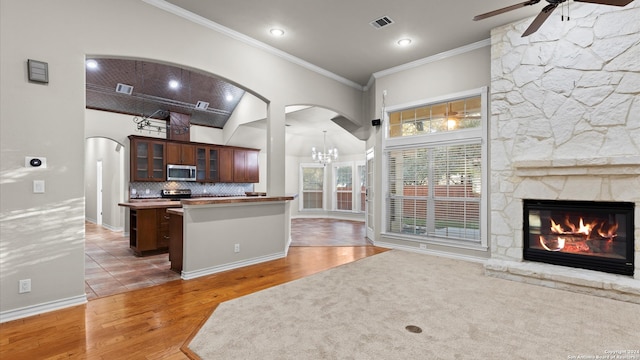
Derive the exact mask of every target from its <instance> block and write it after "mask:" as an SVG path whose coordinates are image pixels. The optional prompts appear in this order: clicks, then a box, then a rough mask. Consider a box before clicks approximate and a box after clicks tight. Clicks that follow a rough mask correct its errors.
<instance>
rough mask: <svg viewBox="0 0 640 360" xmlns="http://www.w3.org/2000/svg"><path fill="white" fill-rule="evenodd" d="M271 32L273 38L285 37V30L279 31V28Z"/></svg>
mask: <svg viewBox="0 0 640 360" xmlns="http://www.w3.org/2000/svg"><path fill="white" fill-rule="evenodd" d="M269 32H270V33H271V35H273V36H283V35H284V30H282V29H278V28H273V29H271V30H269Z"/></svg>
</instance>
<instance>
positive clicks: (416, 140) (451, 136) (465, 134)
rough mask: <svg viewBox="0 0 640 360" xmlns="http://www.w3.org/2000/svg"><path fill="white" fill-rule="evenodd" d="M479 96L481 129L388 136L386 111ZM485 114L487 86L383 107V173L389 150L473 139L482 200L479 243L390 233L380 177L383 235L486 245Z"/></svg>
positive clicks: (386, 193) (386, 187) (466, 245)
mask: <svg viewBox="0 0 640 360" xmlns="http://www.w3.org/2000/svg"><path fill="white" fill-rule="evenodd" d="M478 95H480V97H481V106H482V111H481V115H482V125H481V127H480V128H476V129H464V130H458V131H451V132H442V133H438V134H427V135H414V136H405V137H396V138H389V114H390V113H392V112H396V111H402V110H405V109H410V108H415V107H419V106H426V105H430V104H436V103H442V102H449V101H454V100H459V99H464V98H469V97H473V96H478ZM488 114H489V102H488V88H487V87H486V86H485V87H481V88H477V89H473V90H468V91H463V92H458V93H454V94H449V95H444V96H438V97H434V98H429V99H422V100H417V101H412V102H409V103H404V104H400V105H395V106H390V107H387V108H385V109H384V111H383V117H384V136H383V137H382V149H383V150H382V152H383V154H385V156H383V161H382V171H383V174H388V172H389V164H388V159H387V156H386V154H387V152H388V151H390V150H396V149H403V148H408V147H414V146H416V145H419V144H422V143H425V142H428V143H429V144H430V145H445V144H455V143H459V142H468V141H469V140H474V138H475V140H476V141H479V142H481V143H482V147H481V154H482V155H481V156H482V174H481V181H482V186H481V194H482V196H481V199H480V209H481V211H480V243H474V242H467V241H460V240H455V239H442V238H430V237H416V236H411V235H403V234H398V233H391V232H389V231H388V229H387V226H388V222H387V217H388V216H389V214H387V199H388V197H389V182H388V180H387V179H386V178H384V177H383V181H382V191H383V194H384V196H383V197H382V199H381V200H382V219H383V221H382V222H383V229H382V232H381V233H382V235H384V236H387V237H390V238H396V239H403V240H411V241H417V242H425V243H432V244H440V245H448V246H453V247H462V248H469V249H477V248H478V247H479V248H481V249H486V248H488V243H489V239H488V227H489V221H488V212H489V207H488V197H489V192H488V190H489V184H488V173H489V165H488V164H489V162H488V160H489V159H488V156H489V154H488V146H487V143H488V128H489V126H488ZM426 137H428V139H429V140H428V141H426V139H425V138H426Z"/></svg>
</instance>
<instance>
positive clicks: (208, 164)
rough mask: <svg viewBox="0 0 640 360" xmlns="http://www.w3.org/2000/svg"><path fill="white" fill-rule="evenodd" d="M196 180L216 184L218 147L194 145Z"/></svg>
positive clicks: (217, 179) (217, 178)
mask: <svg viewBox="0 0 640 360" xmlns="http://www.w3.org/2000/svg"><path fill="white" fill-rule="evenodd" d="M195 154H196V164H195V165H196V180H197V181H200V182H218V181H219V170H218V156H219V155H218V147H217V146H206V145H196V146H195Z"/></svg>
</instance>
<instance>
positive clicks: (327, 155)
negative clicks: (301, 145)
mask: <svg viewBox="0 0 640 360" xmlns="http://www.w3.org/2000/svg"><path fill="white" fill-rule="evenodd" d="M323 132H324V140H323V144H322V152H318V151H317V150H316V148H315V146H314V147H312V148H311V158H313V160H314V161H317V162H319V163H320V164H322V165H325V166H326V165H327V164H331V161H333V160H338V149H336V148H332V149H329V150H327V130H324V131H323Z"/></svg>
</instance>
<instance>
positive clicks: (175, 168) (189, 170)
mask: <svg viewBox="0 0 640 360" xmlns="http://www.w3.org/2000/svg"><path fill="white" fill-rule="evenodd" d="M167 181H196V167H195V166H193V165H167Z"/></svg>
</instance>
